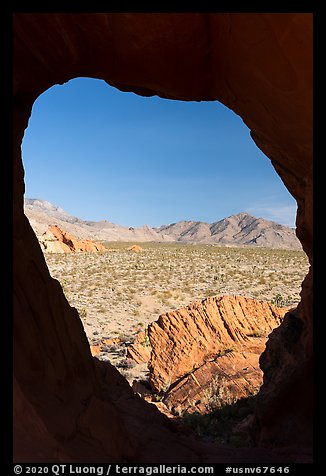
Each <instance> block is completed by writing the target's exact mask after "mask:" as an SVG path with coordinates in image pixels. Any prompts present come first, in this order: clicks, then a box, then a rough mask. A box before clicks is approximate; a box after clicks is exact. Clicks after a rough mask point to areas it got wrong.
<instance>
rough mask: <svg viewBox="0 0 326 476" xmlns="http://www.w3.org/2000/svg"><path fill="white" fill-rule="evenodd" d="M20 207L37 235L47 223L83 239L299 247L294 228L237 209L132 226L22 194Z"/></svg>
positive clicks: (42, 231) (41, 232)
mask: <svg viewBox="0 0 326 476" xmlns="http://www.w3.org/2000/svg"><path fill="white" fill-rule="evenodd" d="M24 210H25V214H26V216H27V218H28V219H29V221H30V223H31V226H32V228H33V229H34V231H35V234H36V235H37V236H40V235H42V234H43V233H44V232H46V230H47V229H48V227H49V226H50V225H55V224H56V225H59V226H60V227H62V228H63V229H64V230H66V231H68V232H69V233H72V234H74V235H75V236H76V237H78V238H80V239H83V238H89V239H93V240H100V241H139V242H146V241H156V242H179V243H199V244H200V243H201V244H218V245H228V246H258V247H266V248H279V249H294V250H301V249H302V247H301V244H300V242H299V240H298V238H297V237H296V234H295V231H294V230H293V229H292V228H289V227H287V226H284V225H280V224H279V223H276V222H273V221H269V220H265V219H263V218H256V217H254V216H251V215H249V214H248V213H245V212H241V213H238V214H236V215H232V216H229V217H227V218H224V219H222V220H219V221H217V222H214V223H206V222H201V221H179V222H177V223H172V224H169V225H162V226H160V227H156V228H154V227H150V226H148V225H144V226H142V227H138V228H133V227H125V226H121V225H116V224H114V223H111V222H109V221H106V220H103V221H85V220H81V219H79V218H77V217H74V216H72V215H69V214H68V213H67V212H66V211H65V210H63V209H62V208H60V207H57V206H56V205H53V204H51V203H50V202H47V201H45V200H40V199H31V198H26V199H25V202H24Z"/></svg>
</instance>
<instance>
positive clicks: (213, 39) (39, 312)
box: [13, 13, 313, 463]
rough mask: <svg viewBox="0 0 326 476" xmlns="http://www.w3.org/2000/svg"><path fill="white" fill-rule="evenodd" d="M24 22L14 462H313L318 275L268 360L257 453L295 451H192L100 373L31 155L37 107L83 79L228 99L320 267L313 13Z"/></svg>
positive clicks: (36, 18) (18, 35)
mask: <svg viewBox="0 0 326 476" xmlns="http://www.w3.org/2000/svg"><path fill="white" fill-rule="evenodd" d="M13 26H14V44H13V60H14V61H13V62H14V64H13V67H14V73H13V74H14V86H13V92H14V99H13V108H14V109H13V121H14V130H13V159H14V164H13V181H14V182H13V197H14V204H13V237H14V249H13V254H14V268H13V287H14V296H15V300H14V324H13V329H14V373H15V382H16V383H17V385H15V389H14V391H15V393H14V396H15V401H14V405H15V406H14V410H15V420H14V428H15V447H14V460H15V461H17V462H20V461H21V462H33V463H36V462H41V461H42V462H45V461H48V462H51V463H54V462H60V463H63V462H81V461H85V460H86V461H87V460H88V462H92V461H93V462H95V461H97V462H100V461H104V462H107V461H119V462H121V461H129V462H131V461H132V462H133V463H135V462H136V463H137V462H142V463H144V462H151V463H157V462H165V463H167V462H174V463H178V462H185V461H187V462H212V461H213V462H226V461H230V462H241V463H244V462H250V461H258V462H259V463H262V462H267V461H269V462H273V461H274V462H275V461H276V462H278V463H279V462H281V461H284V460H285V461H298V460H300V458H301V460H302V458H306V459H307V458H308V459H309V452H307V450H306V449H305V448H307V447H308V446H309V445H311V442H312V420H311V412H312V385H311V378H312V270H311V272H310V273H309V275H308V276H307V278H306V279H305V281H304V284H303V289H302V293H301V297H302V302H301V303H300V304H299V306H298V308H297V309H296V311H295V313H293V315H290V316H289V317H286V318H285V319H284V321H283V323H282V324H281V326H280V327H279V328H277V329H276V330H275V331H274V332H273V333H272V336H271V337H270V339H269V341H268V343H267V346H266V350H265V352H264V354H263V356H262V358H261V363H262V367H263V370H264V383H263V386H262V389H261V391H260V393H259V394H258V398H257V409H256V414H255V422H256V430H255V435H256V436H255V437H256V443H257V445H264V446H268V445H273V446H274V447H277V446H283V447H285V448H286V450H284V451H283V450H282V451H281V450H280V451H281V452H278V453H277V452H275V451H274V450H270V451H267V450H265V449H262V448H253V449H248V448H247V449H243V450H241V449H239V448H238V449H234V448H231V449H228V448H222V447H215V448H208V446H207V445H203V444H201V443H199V442H198V441H196V442H191V441H190V440H189V439H187V438H186V437H185V436H184V435H181V434H178V433H177V432H176V431H175V429H174V428H171V424H170V423H167V421H166V420H167V419H164V418H163V417H162V416H160V415H157V413H158V412H156V413H155V412H154V410H153V409H152V408H150V405H148V404H146V403H145V402H143V401H142V400H141V399H140V398H137V396H134V395H133V394H132V391H131V389H130V388H127V387H126V386H125V385H124V383H123V380H122V379H121V378H120V377H119V376H118V375H117V373H116V372H114V370H115V369H114V368H112V367H111V366H110V365H109V364H107V363H106V364H105V366H102V365H101V366H100V367H99V366H98V363H97V364H96V365H94V361H93V359H92V357H91V353H90V350H89V345H88V343H87V338H86V335H85V333H84V330H83V326H82V324H81V322H80V319H79V317H78V314H77V312H76V310H75V309H73V308H71V307H70V306H69V305H68V303H67V301H66V300H65V297H64V295H63V292H62V289H61V288H60V285H59V283H58V282H57V281H55V280H53V279H52V278H51V277H50V275H49V272H48V269H47V267H46V263H45V260H44V256H43V253H42V251H41V249H40V247H39V244H38V241H37V239H36V237H35V235H34V233H33V230H32V229H31V227H30V225H29V223H28V220H27V219H26V217H25V216H24V213H23V195H24V171H23V166H22V161H21V149H20V147H21V143H22V139H23V136H24V130H25V129H26V127H27V125H28V120H29V117H30V114H31V110H32V106H33V103H34V101H35V100H36V99H37V97H38V96H40V95H41V94H42V93H43V92H44V91H46V89H48V88H50V87H51V86H53V85H54V84H58V83H59V84H62V83H64V82H66V81H68V80H70V79H72V78H75V77H78V76H86V77H94V78H100V79H103V80H104V81H106V82H107V83H109V84H111V85H112V86H115V87H118V88H119V89H121V90H124V91H131V92H135V93H138V94H142V95H144V96H152V95H159V96H160V97H164V98H166V99H177V100H188V101H203V100H214V101H215V100H217V101H221V102H222V103H223V104H224V105H226V106H227V107H229V108H231V109H232V110H233V111H234V112H235V113H236V114H238V115H240V116H241V118H242V119H243V121H244V122H245V124H246V125H247V126H248V127H249V129H250V130H251V136H252V138H253V139H254V141H255V142H256V144H257V145H258V147H259V148H260V149H261V150H262V151H263V152H264V153H265V154H266V156H267V157H269V158H270V160H271V163H272V165H273V166H274V168H275V170H276V171H277V173H278V174H279V175H280V177H281V179H282V181H283V183H284V184H285V185H286V187H287V188H288V190H289V191H290V193H291V194H292V195H293V197H294V198H295V199H296V201H297V204H298V212H297V221H296V225H297V230H296V233H297V236H298V238H299V239H300V241H301V243H302V245H303V249H304V250H305V252H306V253H307V254H308V256H309V260H310V263H311V264H312V258H313V256H312V254H313V253H312V251H313V248H312V236H313V228H312V223H313V221H312V217H313V214H312V203H313V202H312V191H313V182H312V163H313V162H312V15H311V14H309V13H308V14H307V13H303V14H302V13H286V14H283V13H213V14H205V13H204V14H203V13H191V14H180V13H160V14H153V13H137V14H134V13H91V14H84V13H82V14H80V13H68V14H62V13H49V14H44V13H37V14H35V13H18V14H15V15H14V25H13ZM211 126H212V128H214V127H218V124H216V125H214V124H212V125H211ZM216 160H218V158H217V159H216ZM216 179H217V180H216V183H217V186H218V177H216ZM108 180H109V178H108ZM26 277H28V279H26ZM126 385H127V384H126ZM26 418H28V424H26ZM111 423H112V424H111ZM289 445H292V447H293V449H292V450H290V449H289V448H288V447H289Z"/></svg>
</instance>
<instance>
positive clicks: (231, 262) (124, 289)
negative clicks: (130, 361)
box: [45, 242, 308, 338]
mask: <svg viewBox="0 0 326 476" xmlns="http://www.w3.org/2000/svg"><path fill="white" fill-rule="evenodd" d="M105 245H106V247H107V248H110V249H111V250H114V252H109V253H98V254H93V253H80V254H79V253H78V254H67V255H62V254H49V253H48V254H46V255H45V259H46V261H47V264H48V267H49V270H50V272H51V274H52V276H53V277H54V278H56V279H58V280H59V281H60V282H61V284H62V285H63V288H64V292H65V294H66V296H67V298H68V300H69V302H70V304H71V305H72V306H74V307H76V308H77V309H78V310H79V314H80V316H81V318H82V321H83V323H84V325H85V331H86V333H87V335H88V336H89V337H90V336H91V335H92V332H93V330H97V331H98V333H99V334H100V335H103V334H104V335H112V334H114V333H118V334H119V333H127V334H129V338H130V336H132V335H133V333H134V332H136V331H137V330H138V329H139V327H140V326H142V327H143V326H144V327H146V325H147V324H148V323H150V322H152V321H153V320H156V319H157V318H158V316H159V315H160V314H162V313H164V312H166V311H169V310H171V309H173V308H178V307H181V306H185V305H187V304H189V303H190V302H191V301H194V300H198V299H203V298H205V297H208V296H213V295H216V294H238V295H245V296H248V297H254V298H256V299H261V300H266V301H269V302H273V304H275V305H277V306H283V305H293V306H295V305H296V304H297V303H298V302H299V300H300V296H299V293H300V289H301V282H302V281H303V278H304V276H305V274H306V273H307V271H308V260H307V257H306V255H305V254H304V252H302V251H290V250H272V249H265V248H231V247H221V246H215V245H186V244H175V243H173V244H160V243H142V244H141V246H142V248H143V249H144V251H143V252H142V253H140V254H136V253H130V252H129V251H127V248H128V247H129V246H131V243H122V242H115V243H106V244H105ZM99 316H100V318H101V323H100V322H99Z"/></svg>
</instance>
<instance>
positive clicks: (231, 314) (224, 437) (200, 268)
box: [25, 199, 309, 445]
mask: <svg viewBox="0 0 326 476" xmlns="http://www.w3.org/2000/svg"><path fill="white" fill-rule="evenodd" d="M25 213H26V215H27V217H28V218H29V220H30V223H31V225H32V227H33V229H34V231H35V233H36V235H37V237H38V239H39V242H40V245H41V248H42V250H43V251H44V256H45V259H46V262H47V265H48V268H49V271H50V274H51V276H52V277H53V278H55V279H57V280H58V281H59V282H60V283H61V285H62V288H63V291H64V293H65V295H66V298H67V300H68V301H69V303H70V304H71V306H74V307H75V308H76V309H77V310H78V313H79V316H80V318H81V320H82V322H83V325H84V329H85V333H86V335H87V337H88V340H89V343H90V349H91V352H92V354H93V356H94V358H97V359H99V360H101V361H103V362H109V363H111V364H113V365H114V366H115V367H116V368H117V369H118V370H119V372H120V373H121V374H122V375H123V376H124V377H125V378H126V379H127V381H128V383H129V384H130V386H132V388H133V389H134V392H135V393H138V394H139V395H140V396H141V397H142V398H144V399H146V400H147V401H149V402H150V403H152V404H154V405H156V406H157V407H158V408H159V409H160V411H161V412H163V413H165V414H167V415H168V416H169V418H172V419H177V420H178V419H182V421H183V422H185V423H187V424H188V425H189V426H190V427H191V428H193V429H194V430H195V431H196V432H197V433H198V434H199V435H201V436H203V437H205V438H209V439H213V440H218V441H222V442H231V443H232V444H242V445H243V444H251V441H250V432H249V433H248V425H250V415H251V413H252V405H254V396H255V394H256V393H257V392H258V390H259V388H260V386H261V384H262V371H261V369H260V367H259V358H260V356H261V354H262V352H263V350H264V348H265V344H266V341H267V339H268V336H269V334H270V333H271V332H272V331H273V329H275V328H276V327H277V326H278V325H279V324H280V322H281V321H282V319H283V318H284V315H285V313H286V312H287V311H290V312H291V310H294V309H295V307H296V305H297V304H298V302H299V301H300V289H301V283H302V281H303V279H304V277H305V275H306V274H307V272H308V267H309V265H308V260H307V257H306V255H305V253H304V252H303V251H302V249H301V246H300V243H299V242H298V240H297V238H296V236H295V233H294V230H292V229H290V228H287V227H284V226H282V225H278V224H276V223H274V222H268V221H266V220H262V219H259V218H255V217H251V216H250V215H248V214H246V213H240V214H238V215H234V216H232V217H228V218H226V219H224V220H221V221H219V222H216V223H214V224H205V223H201V222H179V223H175V224H172V225H162V226H161V227H159V228H156V229H153V228H150V227H148V226H145V227H143V228H140V229H134V228H127V227H121V226H119V225H115V224H112V223H110V222H85V221H82V220H79V219H78V218H76V217H71V216H70V215H69V214H67V213H66V212H65V211H64V210H62V209H60V208H58V207H56V206H54V205H52V204H50V203H48V202H44V201H42V200H31V199H27V200H26V201H25Z"/></svg>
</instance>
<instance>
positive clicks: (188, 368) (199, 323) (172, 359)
mask: <svg viewBox="0 0 326 476" xmlns="http://www.w3.org/2000/svg"><path fill="white" fill-rule="evenodd" d="M285 312H286V309H280V308H277V307H275V306H273V305H272V304H269V303H268V302H265V301H257V300H256V299H251V298H246V297H243V296H214V297H209V298H207V299H204V300H203V301H195V302H193V303H191V304H190V305H189V306H187V307H184V308H180V309H177V310H174V311H170V312H167V313H165V314H162V315H161V316H160V317H159V319H158V320H157V321H155V322H153V323H152V324H150V325H149V327H148V336H149V340H150V343H151V348H152V351H151V360H150V362H149V369H150V372H151V373H150V383H151V385H152V387H153V388H154V389H155V390H156V391H158V392H160V391H161V390H162V389H163V388H166V387H167V386H170V385H171V384H173V383H174V382H176V381H177V380H179V379H180V378H181V377H183V376H184V375H186V374H187V373H189V372H192V371H193V370H194V369H197V368H199V367H201V366H202V365H203V364H204V363H205V362H207V361H210V360H214V359H216V358H217V357H218V356H220V355H225V354H226V353H228V351H231V350H234V349H235V348H236V346H243V345H248V344H249V345H250V344H251V343H252V340H253V339H255V336H256V335H258V336H259V335H260V336H267V335H268V334H270V332H271V331H272V330H273V329H275V327H277V326H278V325H279V324H280V323H281V319H282V317H283V316H284V314H285Z"/></svg>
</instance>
